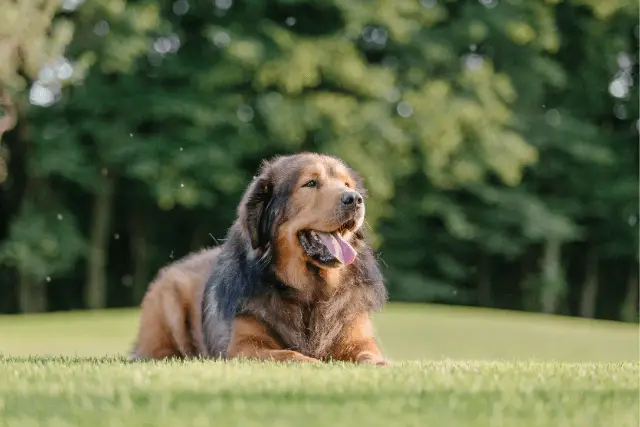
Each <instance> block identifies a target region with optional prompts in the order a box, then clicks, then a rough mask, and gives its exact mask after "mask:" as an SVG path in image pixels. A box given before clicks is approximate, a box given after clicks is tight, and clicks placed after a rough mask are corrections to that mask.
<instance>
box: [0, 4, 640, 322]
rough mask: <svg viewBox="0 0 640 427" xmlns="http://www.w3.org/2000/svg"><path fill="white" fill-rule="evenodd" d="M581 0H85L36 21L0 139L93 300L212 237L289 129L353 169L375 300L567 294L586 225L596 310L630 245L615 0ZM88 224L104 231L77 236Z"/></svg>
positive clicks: (623, 7) (607, 301) (630, 123)
mask: <svg viewBox="0 0 640 427" xmlns="http://www.w3.org/2000/svg"><path fill="white" fill-rule="evenodd" d="M605 3H606V4H604V3H603V2H596V1H591V0H575V1H564V2H560V1H529V2H524V1H515V0H504V1H500V2H498V1H495V0H487V1H479V2H466V1H456V0H450V1H442V0H440V1H436V0H422V1H415V0H374V1H363V0H349V1H343V2H338V1H334V0H327V1H323V2H310V1H306V0H296V1H291V0H288V1H284V0H283V1H275V0H274V1H267V2H256V1H236V2H230V1H229V2H227V1H217V2H194V1H192V2H189V1H186V0H176V1H169V0H165V1H157V2H152V1H130V2H127V1H125V0H100V1H93V2H85V3H82V4H80V5H79V6H78V7H77V8H75V9H74V10H64V12H63V13H61V14H60V15H59V16H58V17H57V19H58V20H56V21H53V22H60V23H61V24H62V23H63V24H64V25H65V26H66V27H60V28H61V29H60V31H61V32H60V33H59V34H62V35H64V34H67V36H65V37H67V39H64V37H62V35H61V36H56V35H54V33H51V34H52V35H50V36H51V38H50V39H45V40H46V41H47V43H49V42H50V43H53V44H52V46H57V44H55V43H58V42H60V41H61V40H62V41H64V44H66V46H65V49H64V52H63V51H61V50H60V49H58V50H55V49H53V47H52V48H51V49H49V50H47V49H40V50H37V49H36V52H40V53H42V54H44V53H46V52H51V54H50V55H49V56H48V58H49V59H48V60H47V61H49V62H47V61H44V62H43V60H39V62H38V61H35V60H34V61H35V62H33V61H32V62H33V63H34V64H36V63H37V65H34V67H35V68H34V69H36V70H39V69H40V67H42V66H43V64H48V65H46V66H45V68H44V70H45V71H47V73H49V74H50V73H51V72H52V70H53V74H55V75H56V76H57V74H56V73H57V71H56V70H59V69H60V67H66V66H67V65H70V66H71V67H72V71H73V72H72V73H71V75H70V76H68V75H66V74H69V73H66V74H65V76H66V78H65V79H63V80H64V82H61V79H60V78H59V76H57V77H55V78H50V79H49V80H47V79H46V78H44V80H43V77H47V75H48V74H47V73H43V72H42V70H40V71H34V72H32V73H31V77H35V76H38V78H39V80H38V82H36V83H37V84H40V85H42V86H43V87H44V88H45V89H48V90H51V91H53V93H54V95H55V96H54V98H55V101H56V102H54V103H52V105H48V106H31V107H30V108H29V109H28V110H27V112H26V113H27V114H25V115H24V120H23V123H25V127H27V128H28V131H29V132H28V137H25V136H24V135H22V134H20V133H18V132H14V133H13V134H12V135H13V136H14V138H15V140H16V142H15V144H14V146H15V147H23V146H25V144H24V142H26V141H27V140H28V143H29V144H28V146H29V150H28V152H27V154H26V156H27V157H28V158H29V162H28V164H29V167H28V169H27V170H28V176H29V179H38V180H40V181H42V182H47V183H48V184H49V186H48V188H50V189H52V190H51V191H52V193H53V194H52V200H56V203H59V204H61V205H63V206H65V208H66V210H67V211H68V215H75V217H76V218H77V223H78V225H77V227H76V226H73V227H75V228H74V230H75V231H69V233H70V235H80V236H81V238H80V240H81V241H82V243H83V244H88V245H89V246H91V247H93V248H95V247H96V245H98V246H101V247H100V250H101V251H102V252H103V253H108V258H109V269H108V270H109V272H108V273H105V274H108V275H109V277H108V288H109V289H108V290H107V289H105V290H104V292H107V291H108V293H109V294H110V295H112V297H111V299H112V301H111V303H113V304H131V303H132V302H134V301H132V299H131V297H130V296H128V295H129V291H128V289H127V288H126V286H128V285H126V283H129V282H128V281H127V280H128V279H125V278H126V277H129V275H131V274H133V275H134V276H136V277H138V280H144V279H145V278H146V279H150V276H151V274H152V272H153V270H154V269H155V268H156V267H159V266H161V265H162V264H164V263H165V262H167V261H168V260H169V259H170V257H172V256H177V253H179V254H180V255H181V254H184V253H185V252H186V251H188V250H191V249H196V248H198V247H200V246H202V245H203V244H211V243H213V242H212V239H211V237H215V238H219V237H222V236H223V235H224V233H225V231H226V229H227V227H228V226H229V224H230V223H231V221H232V220H233V218H234V215H235V209H236V206H237V202H238V200H239V197H240V194H241V193H242V191H243V189H244V187H245V185H246V184H247V182H248V181H249V179H250V178H251V176H252V174H253V173H254V172H255V170H256V167H257V165H258V163H259V161H260V160H261V159H262V158H264V157H268V156H271V155H274V154H279V153H287V152H295V151H302V150H311V151H321V152H326V153H331V154H336V155H338V156H340V157H342V158H344V159H345V160H346V161H347V162H348V163H350V164H351V165H352V166H353V167H355V168H356V169H358V170H359V171H360V172H361V174H362V175H363V176H364V177H365V180H366V184H367V186H368V187H369V190H370V197H369V199H368V205H367V211H368V225H369V228H370V230H369V231H370V232H371V233H370V234H371V237H372V240H373V242H374V244H375V246H376V248H378V249H379V250H380V251H381V260H382V261H383V263H384V264H385V266H386V270H385V272H386V273H387V277H388V282H389V288H390V291H391V296H392V298H394V299H404V300H412V301H434V300H435V301H448V302H453V303H463V304H482V305H493V306H506V307H510V308H530V309H535V310H538V309H540V308H541V307H542V306H546V307H553V310H554V311H559V312H564V313H575V312H576V311H577V310H576V308H575V303H573V302H572V301H576V300H578V299H580V298H579V295H580V293H581V292H582V291H583V283H584V282H585V276H588V275H589V274H592V273H589V272H588V271H587V269H586V268H585V266H584V263H585V259H584V258H585V255H584V254H583V252H584V251H583V250H582V248H583V246H584V245H597V247H598V248H599V254H598V264H602V265H603V266H605V267H603V268H604V269H605V270H602V271H606V270H608V269H611V271H614V270H615V271H624V272H625V273H621V274H618V275H616V277H615V278H614V279H611V280H612V281H611V282H609V281H608V282H607V288H605V287H604V286H602V287H601V290H602V292H605V293H606V294H603V297H602V298H600V297H599V298H598V307H600V308H599V313H600V314H599V315H601V316H604V317H608V318H619V312H620V305H621V298H620V295H622V294H624V293H627V294H628V295H631V297H630V298H631V299H632V300H633V292H632V290H633V284H631V282H633V280H634V279H633V276H629V275H628V272H629V271H633V270H634V268H635V266H637V261H638V249H637V248H638V244H639V242H638V233H637V222H638V174H637V170H638V161H637V159H638V145H637V138H638V127H637V122H636V121H637V119H638V116H639V114H640V112H639V111H638V85H637V84H635V80H637V74H638V73H637V70H638V58H637V44H638V34H637V27H636V24H637V22H636V21H637V15H638V7H637V5H632V4H630V3H629V2H625V1H623V0H620V1H611V2H605ZM25 4H26V3H25ZM25 7H26V6H25ZM67 9H68V8H67ZM42 16H44V15H42ZM42 16H41V15H37V14H35V12H33V19H34V22H38V23H39V24H38V25H39V26H38V28H41V29H42V28H48V27H47V25H45V24H44V23H45V21H46V20H43V19H42ZM1 22H2V21H0V23H1ZM56 25H57V24H56ZM34 26H35V24H34ZM0 28H2V26H1V25H0ZM64 28H69V31H70V29H73V30H74V32H73V34H74V37H73V38H72V39H71V41H70V42H69V43H68V44H67V42H68V41H69V39H68V37H70V34H71V33H70V32H69V31H67V30H65V31H67V32H64V31H63V29H64ZM36 33H37V32H36ZM55 34H58V33H55ZM61 37H62V38H61ZM24 40H27V39H24ZM54 42H55V43H54ZM25 43H26V41H25ZM34 43H35V42H34ZM37 43H40V42H37ZM37 43H36V44H37ZM43 43H44V42H43ZM36 44H34V46H35V45H36ZM0 46H2V45H0ZM0 48H1V47H0ZM62 53H64V55H65V57H64V58H63V57H61V55H62ZM50 61H53V62H50ZM65 61H68V62H65ZM11 67H12V68H11V70H16V69H18V68H16V65H15V64H14V65H12V66H11ZM47 67H48V68H47ZM56 67H57V68H56ZM65 69H67V71H68V68H65ZM14 72H15V71H14ZM5 74H6V73H5ZM3 75H4V74H3ZM49 77H50V76H49ZM0 82H1V81H0ZM66 86H68V87H66ZM17 87H19V86H17ZM63 87H64V89H63ZM23 88H24V84H23ZM23 92H24V91H23ZM23 94H24V93H23ZM45 107H46V108H45ZM1 126H2V125H1V124H0V127H1ZM10 148H12V149H13V148H14V147H13V146H12V147H10ZM9 154H10V153H9ZM19 157H20V156H18V158H19ZM1 166H2V164H1V163H0V168H1ZM23 166H25V167H26V165H23ZM13 167H14V170H20V165H19V164H14V166H13ZM2 173H3V172H2V170H0V176H1V175H2ZM107 177H108V179H107ZM9 178H10V179H9V180H8V181H7V182H8V184H7V188H14V187H11V185H15V184H14V183H13V181H11V176H10V177H9ZM105 179H106V180H107V181H109V182H111V181H110V180H111V179H113V185H115V186H116V187H115V198H114V199H113V200H110V199H109V198H108V197H102V198H101V196H104V194H105V193H104V191H103V185H104V182H105ZM8 191H9V190H8ZM15 191H17V190H15ZM17 193H19V192H18V191H17ZM7 194H11V197H9V199H11V200H12V201H13V203H14V204H16V205H18V204H19V202H20V201H21V200H22V199H23V197H22V195H19V194H18V195H16V193H11V191H9V193H7ZM27 196H28V197H27ZM34 197H35V196H32V195H26V196H24V200H25V203H27V201H31V202H29V203H32V202H33V200H35V198H34ZM98 201H101V203H104V204H105V206H107V207H106V208H105V209H107V210H108V211H109V212H110V213H112V214H113V215H112V216H113V221H111V220H110V219H108V218H111V216H109V215H107V216H105V217H102V218H107V219H106V220H104V221H103V222H104V223H101V222H100V221H98V220H97V218H98V217H99V216H98V215H97V214H96V212H95V209H94V207H93V206H94V205H95V203H98ZM24 209H26V208H24ZM24 209H23V210H24ZM42 209H44V208H42ZM19 211H20V210H19V209H16V210H15V212H11V213H9V214H7V217H6V219H3V218H0V222H2V221H4V222H5V223H6V224H8V228H7V230H8V229H11V230H17V229H16V228H15V226H14V223H18V224H24V222H17V221H26V219H21V218H22V217H21V216H20V215H19V214H18V212H19ZM30 215H33V216H34V217H33V218H34V221H36V223H39V224H40V223H41V224H48V223H47V222H46V221H44V220H38V219H37V218H36V217H37V216H38V215H41V216H44V215H45V213H44V210H43V211H41V213H40V214H38V209H36V208H34V209H33V210H32V213H31V214H30ZM65 215H66V214H65ZM65 217H66V216H65ZM140 217H142V218H144V221H143V222H144V227H142V226H140V225H139V224H140V220H139V218H140ZM25 218H26V217H25ZM131 218H138V219H137V220H136V221H138V222H137V223H136V221H133V220H132V219H131ZM98 223H100V224H102V225H101V226H100V227H98V228H99V229H100V230H101V232H102V235H104V234H105V233H106V234H108V235H111V234H113V235H114V236H115V235H118V236H121V237H119V238H118V239H116V238H115V237H114V238H113V239H109V241H108V242H102V243H100V242H99V240H100V239H97V238H95V236H98V235H101V234H100V233H96V229H97V228H96V224H98ZM69 224H72V222H70V223H69ZM135 224H138V225H135ZM9 225H10V226H9ZM69 226H70V227H71V225H69ZM42 227H44V228H46V227H49V225H43V226H42ZM88 230H92V231H88ZM45 231H46V230H44V229H43V230H42V232H43V233H44V232H45ZM0 233H2V229H1V228H0ZM74 233H75V234H74ZM5 234H6V236H3V235H2V234H0V239H5V240H6V242H5V246H6V245H8V246H7V247H9V246H11V247H15V245H20V244H21V241H22V240H23V239H25V241H26V240H29V239H32V238H29V239H27V238H26V237H20V236H21V235H20V234H17V233H16V232H15V231H11V233H9V232H8V231H7V232H6V233H5ZM7 239H8V240H7ZM80 240H74V242H75V243H73V245H74V246H73V248H71V249H70V250H69V252H68V256H69V257H70V258H69V259H72V258H73V259H76V258H77V257H78V256H79V255H78V254H81V255H82V253H81V252H79V251H80V249H79V248H81V247H83V246H82V245H81V244H80ZM29 241H30V240H29ZM140 241H143V242H146V243H145V244H144V245H141V244H139V242H140ZM134 242H137V243H134ZM556 243H557V244H558V245H559V250H558V251H557V252H556V251H555V250H554V251H551V252H545V248H549V247H552V246H554V245H555V244H556ZM70 244H72V243H70ZM103 246H104V247H103ZM174 251H176V254H174ZM545 253H547V255H546V257H545V255H544V254H545ZM549 253H552V255H549ZM170 254H171V255H170ZM74 257H75V258H74ZM168 257H169V259H168ZM80 259H82V257H80ZM47 262H49V261H47ZM51 262H54V261H51ZM83 262H84V261H83ZM54 263H57V261H55V262H54ZM28 265H29V264H28V263H26V262H23V264H21V267H20V268H25V269H28V268H29V267H28ZM60 265H61V266H66V267H64V268H63V267H60V268H57V267H56V268H53V267H52V268H49V270H51V271H53V270H55V271H58V272H59V274H60V277H61V278H62V277H66V276H65V275H69V274H71V270H70V269H71V268H72V267H71V266H72V265H73V263H71V261H69V262H68V263H64V262H61V263H60ZM44 270H47V268H44ZM25 273H27V271H26V270H25ZM596 274H597V273H596ZM136 286H142V285H140V284H137V285H136ZM134 293H135V291H134ZM116 294H117V295H118V297H113V295H116ZM550 295H551V296H553V297H551V296H550ZM604 295H608V296H606V297H605V296H604ZM543 300H544V301H547V303H544V304H543Z"/></svg>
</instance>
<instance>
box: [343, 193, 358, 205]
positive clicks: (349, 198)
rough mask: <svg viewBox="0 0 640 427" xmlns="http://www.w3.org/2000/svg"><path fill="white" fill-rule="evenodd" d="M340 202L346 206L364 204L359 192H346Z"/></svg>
mask: <svg viewBox="0 0 640 427" xmlns="http://www.w3.org/2000/svg"><path fill="white" fill-rule="evenodd" d="M340 201H341V202H342V203H343V204H345V205H353V204H354V203H355V204H356V205H361V204H362V196H361V195H360V193H358V192H357V191H346V192H345V193H343V194H342V197H341V198H340Z"/></svg>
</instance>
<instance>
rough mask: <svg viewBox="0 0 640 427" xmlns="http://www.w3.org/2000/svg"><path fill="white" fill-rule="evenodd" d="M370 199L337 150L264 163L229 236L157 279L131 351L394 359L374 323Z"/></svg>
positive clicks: (376, 304) (377, 283) (377, 292)
mask: <svg viewBox="0 0 640 427" xmlns="http://www.w3.org/2000/svg"><path fill="white" fill-rule="evenodd" d="M365 196H366V191H365V188H364V185H363V179H362V178H361V177H360V175H359V174H358V173H357V172H356V171H354V170H353V169H351V168H350V167H349V166H348V165H347V164H346V163H345V162H344V161H342V160H341V159H340V158H338V157H333V156H329V155H324V154H317V153H308V152H303V153H298V154H293V155H286V156H276V157H274V158H272V159H270V160H264V161H263V162H262V164H261V166H260V168H259V170H258V174H257V175H256V176H255V177H254V178H253V180H252V182H251V183H250V185H249V186H248V187H247V189H246V190H245V192H244V194H243V196H242V200H241V202H240V204H239V206H238V208H237V211H236V213H237V218H236V220H235V221H234V223H233V224H232V226H231V228H230V229H229V230H228V232H227V236H226V239H225V240H224V242H223V243H222V244H220V245H218V246H214V247H211V248H207V249H204V250H202V251H200V252H196V253H192V254H190V255H188V256H186V257H185V258H183V259H180V260H178V261H176V262H174V263H172V264H169V265H168V266H166V267H164V268H162V269H160V270H159V272H158V273H157V275H156V277H155V279H154V280H153V281H152V282H151V284H150V286H149V288H148V290H147V292H146V294H145V296H144V297H143V300H142V303H141V313H140V325H139V330H138V335H137V338H136V341H135V344H134V346H133V349H132V352H131V356H132V358H133V359H165V358H188V357H207V358H216V359H233V358H244V359H254V360H271V361H280V362H289V361H292V362H294V361H295V362H311V363H319V362H327V361H332V360H333V361H344V362H352V363H359V364H372V365H377V366H386V365H389V364H390V362H389V361H388V360H387V359H386V358H385V357H383V355H382V353H381V350H380V348H379V346H378V343H377V339H376V337H375V334H374V329H373V326H372V321H371V315H372V313H374V312H376V311H378V310H380V309H381V308H382V307H383V305H384V304H385V302H386V300H387V290H386V286H385V283H384V277H383V274H382V272H381V269H380V266H379V264H378V261H377V258H376V256H375V253H374V251H373V249H372V247H371V246H370V245H369V244H368V243H367V240H366V238H365V233H364V220H365Z"/></svg>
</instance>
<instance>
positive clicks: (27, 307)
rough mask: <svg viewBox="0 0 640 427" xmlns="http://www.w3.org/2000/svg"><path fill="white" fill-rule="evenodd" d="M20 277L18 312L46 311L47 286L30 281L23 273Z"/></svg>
mask: <svg viewBox="0 0 640 427" xmlns="http://www.w3.org/2000/svg"><path fill="white" fill-rule="evenodd" d="M19 275H20V291H19V295H20V312H22V313H42V312H45V311H47V286H46V283H38V282H37V281H35V280H33V279H30V278H28V277H27V275H26V274H24V273H23V272H20V273H19Z"/></svg>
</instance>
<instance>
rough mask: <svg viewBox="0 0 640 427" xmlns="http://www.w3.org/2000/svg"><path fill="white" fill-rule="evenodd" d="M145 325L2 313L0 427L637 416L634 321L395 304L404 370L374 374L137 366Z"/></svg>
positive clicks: (398, 362)
mask: <svg viewBox="0 0 640 427" xmlns="http://www.w3.org/2000/svg"><path fill="white" fill-rule="evenodd" d="M137 321H138V320H137V312H136V310H110V311H106V312H84V313H82V312H77V313H57V314H47V315H34V316H5V317H0V353H2V354H4V356H2V357H0V426H16V427H17V426H20V427H23V426H24V427H27V426H52V427H53V426H89V427H90V426H119V427H134V426H135V427H138V426H145V425H148V426H154V427H164V426H167V427H175V426H180V427H183V426H184V427H187V426H203V427H204V426H207V427H208V426H225V427H232V426H282V427H288V426H311V427H313V426H360V425H363V426H385V427H389V426H394V427H395V426H420V427H422V426H438V427H447V426H456V427H457V426H518V427H519V426H540V427H550V426H553V427H568V426H576V427H587V426H594V427H596V426H603V427H608V426H616V427H627V426H629V427H637V426H638V424H639V422H640V419H639V416H638V414H639V413H640V405H639V397H640V396H639V387H638V381H639V375H640V363H639V362H638V355H637V352H638V328H637V326H634V325H621V324H615V323H612V322H594V321H585V320H579V319H566V318H559V317H553V316H540V315H528V314H523V313H511V312H497V311H491V310H476V309H453V308H448V307H438V306H418V305H389V306H388V307H387V308H386V309H385V311H384V313H382V314H380V315H379V316H377V317H376V325H377V327H378V330H379V332H380V334H381V337H382V342H383V346H384V348H385V350H386V352H387V354H389V355H390V356H391V358H392V359H393V360H394V361H395V364H394V366H391V367H388V368H377V367H372V366H354V365H347V364H323V365H320V366H312V365H296V364H291V365H278V364H271V363H246V362H245V363H241V362H220V361H211V360H209V361H202V360H195V361H189V362H140V363H130V362H128V361H127V360H126V359H125V358H124V357H123V355H124V354H126V352H127V350H128V349H129V346H130V343H131V341H132V339H133V337H134V335H135V331H136V326H137ZM28 355H32V356H31V357H29V356H28ZM73 356H79V357H73ZM492 359H493V360H492ZM576 362H580V363H576Z"/></svg>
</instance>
